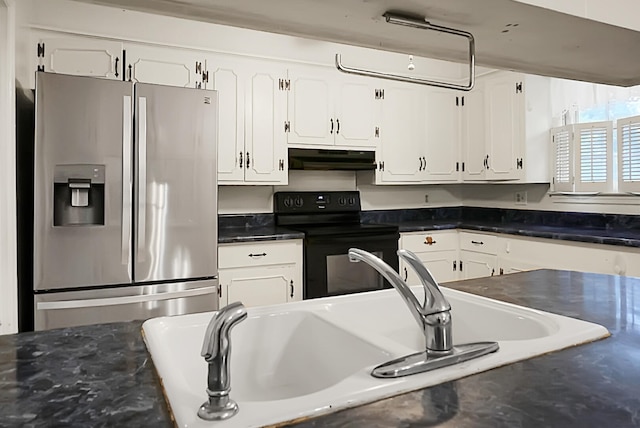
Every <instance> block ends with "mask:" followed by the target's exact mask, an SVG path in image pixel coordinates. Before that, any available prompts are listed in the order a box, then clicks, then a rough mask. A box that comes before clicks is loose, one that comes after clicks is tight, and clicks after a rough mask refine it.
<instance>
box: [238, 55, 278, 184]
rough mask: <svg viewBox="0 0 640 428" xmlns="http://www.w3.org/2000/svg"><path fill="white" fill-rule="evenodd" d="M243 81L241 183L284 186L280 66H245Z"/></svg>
mask: <svg viewBox="0 0 640 428" xmlns="http://www.w3.org/2000/svg"><path fill="white" fill-rule="evenodd" d="M249 70H251V71H250V72H249V73H248V76H247V81H246V98H245V99H246V116H245V117H246V121H245V131H246V134H245V135H246V137H245V173H244V175H245V177H244V178H245V181H246V182H251V183H260V182H261V183H271V184H287V183H288V177H289V174H288V156H287V134H286V133H285V128H284V127H285V121H286V120H287V95H286V92H285V91H284V90H280V86H279V83H280V81H281V80H284V79H285V78H286V76H287V70H286V69H285V68H284V67H277V66H273V65H271V64H269V63H266V62H255V63H252V64H251V65H250V66H249Z"/></svg>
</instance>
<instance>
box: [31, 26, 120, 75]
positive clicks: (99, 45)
mask: <svg viewBox="0 0 640 428" xmlns="http://www.w3.org/2000/svg"><path fill="white" fill-rule="evenodd" d="M38 40H39V41H38V50H39V51H40V52H41V53H42V56H41V57H40V58H41V60H42V64H41V65H42V66H43V67H44V71H47V72H50V73H62V74H71V75H76V76H89V77H102V78H106V79H122V43H121V42H118V41H113V40H104V39H98V38H92V37H80V36H78V37H70V36H67V37H55V38H39V39H38Z"/></svg>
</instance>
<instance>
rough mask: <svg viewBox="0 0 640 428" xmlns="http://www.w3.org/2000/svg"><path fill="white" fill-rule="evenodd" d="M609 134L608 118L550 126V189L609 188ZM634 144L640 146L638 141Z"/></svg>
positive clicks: (611, 151)
mask: <svg viewBox="0 0 640 428" xmlns="http://www.w3.org/2000/svg"><path fill="white" fill-rule="evenodd" d="M612 135H613V126H612V123H611V122H593V123H581V124H576V125H567V126H562V127H558V128H553V129H552V130H551V138H552V144H553V151H552V153H553V164H552V165H553V169H552V171H553V178H552V184H553V190H554V191H557V192H610V191H613V188H612V179H611V177H612V163H611V158H612V153H613V139H612ZM639 142H640V141H639ZM638 148H639V149H640V145H639V147H638ZM639 154H640V153H639ZM639 172H640V169H639Z"/></svg>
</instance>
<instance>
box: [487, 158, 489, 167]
mask: <svg viewBox="0 0 640 428" xmlns="http://www.w3.org/2000/svg"><path fill="white" fill-rule="evenodd" d="M487 169H489V155H487Z"/></svg>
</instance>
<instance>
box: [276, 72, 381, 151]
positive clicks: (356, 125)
mask: <svg viewBox="0 0 640 428" xmlns="http://www.w3.org/2000/svg"><path fill="white" fill-rule="evenodd" d="M373 82H374V80H373V79H368V78H364V77H353V76H346V75H344V74H341V73H339V72H338V71H337V70H330V69H325V68H320V67H292V68H290V69H289V78H288V80H287V81H286V83H285V86H286V89H287V92H288V93H289V106H288V111H289V114H288V121H289V122H288V123H289V126H290V128H289V135H288V142H289V144H292V145H298V146H310V147H313V146H331V147H333V146H339V147H345V148H361V147H366V148H374V147H375V145H376V124H377V121H378V118H379V108H380V107H379V103H378V102H376V98H375V95H376V88H375V85H374V83H373Z"/></svg>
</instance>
